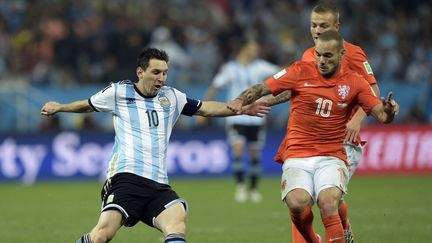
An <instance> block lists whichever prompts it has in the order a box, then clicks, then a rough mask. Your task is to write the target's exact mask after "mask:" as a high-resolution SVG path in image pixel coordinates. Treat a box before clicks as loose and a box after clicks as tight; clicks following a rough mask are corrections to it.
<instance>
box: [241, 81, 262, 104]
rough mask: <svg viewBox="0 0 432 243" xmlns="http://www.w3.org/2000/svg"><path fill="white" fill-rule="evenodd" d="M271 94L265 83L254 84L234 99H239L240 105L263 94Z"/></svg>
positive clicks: (248, 102) (249, 102)
mask: <svg viewBox="0 0 432 243" xmlns="http://www.w3.org/2000/svg"><path fill="white" fill-rule="evenodd" d="M268 94H271V92H270V89H269V88H268V87H267V85H266V84H255V85H254V86H252V87H250V88H248V89H246V90H245V91H243V92H242V93H241V94H240V95H239V96H238V97H237V98H236V100H240V101H241V102H242V105H249V104H251V103H252V102H254V101H256V100H257V99H259V98H261V97H263V96H264V95H268Z"/></svg>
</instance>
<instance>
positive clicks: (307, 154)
mask: <svg viewBox="0 0 432 243" xmlns="http://www.w3.org/2000/svg"><path fill="white" fill-rule="evenodd" d="M344 54H345V49H344V41H343V39H342V37H341V36H340V34H339V33H338V32H337V31H335V30H329V31H326V32H324V33H322V34H320V35H319V37H318V39H317V40H316V43H315V62H303V61H300V62H296V63H294V64H293V65H291V66H289V67H287V68H285V69H283V70H282V71H280V72H279V73H277V74H275V75H274V76H272V77H270V78H269V79H267V80H266V81H265V83H263V84H257V85H254V86H252V87H251V88H249V89H247V90H245V91H244V92H242V93H241V94H240V95H239V96H238V97H237V98H236V99H235V100H233V101H231V102H229V103H228V108H230V109H232V110H234V111H240V110H241V108H242V106H244V105H247V104H250V103H252V102H254V101H256V100H257V99H259V98H261V97H262V96H265V95H268V94H273V95H275V96H277V95H278V94H280V93H282V92H284V91H286V90H290V92H291V102H292V103H291V108H290V113H291V115H290V117H289V121H288V127H287V134H286V136H285V138H284V140H283V142H282V143H281V145H280V147H279V150H278V154H277V156H276V160H277V161H279V162H281V163H283V167H282V168H283V174H282V184H281V196H282V200H283V201H284V202H285V203H286V205H287V206H288V208H289V212H290V216H291V220H292V222H293V223H294V224H295V226H296V227H297V229H298V230H299V231H300V233H301V234H302V236H303V237H304V239H305V240H306V241H307V242H312V243H316V242H320V241H321V239H320V237H319V236H318V235H317V234H316V233H315V232H314V229H313V227H312V221H313V215H312V211H311V206H312V205H313V203H314V202H317V205H318V207H319V209H320V213H321V218H322V221H323V224H324V227H325V232H326V242H332V243H343V242H345V239H344V232H343V226H342V222H341V219H340V217H339V214H338V210H339V202H340V200H341V198H342V195H343V194H344V193H346V185H347V179H348V176H349V171H348V166H349V164H348V162H347V160H348V158H347V154H346V150H345V147H344V140H345V130H346V124H347V122H348V121H349V119H350V115H351V113H352V111H353V110H354V108H355V107H356V106H357V105H360V106H361V107H362V109H363V110H364V111H365V112H366V114H371V115H372V116H374V117H375V118H376V119H377V120H378V121H380V122H382V123H390V122H391V121H392V120H393V119H394V117H395V115H396V113H397V112H398V110H399V106H398V104H397V103H396V102H395V101H394V100H393V98H392V95H389V97H388V99H387V100H385V101H384V102H381V101H380V100H379V99H378V98H377V97H376V96H375V94H374V93H373V91H372V90H371V88H370V86H369V83H368V82H367V81H366V80H365V79H364V78H363V77H362V76H360V75H359V74H357V73H356V72H354V71H352V70H350V69H348V68H346V67H344V66H343V65H341V64H342V60H343V56H344ZM288 128H289V129H288Z"/></svg>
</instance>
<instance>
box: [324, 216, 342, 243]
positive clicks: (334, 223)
mask: <svg viewBox="0 0 432 243" xmlns="http://www.w3.org/2000/svg"><path fill="white" fill-rule="evenodd" d="M322 221H323V223H324V227H325V235H326V242H327V243H344V242H345V238H344V234H343V228H342V223H341V220H340V217H339V215H337V214H336V215H332V216H327V217H325V218H323V219H322Z"/></svg>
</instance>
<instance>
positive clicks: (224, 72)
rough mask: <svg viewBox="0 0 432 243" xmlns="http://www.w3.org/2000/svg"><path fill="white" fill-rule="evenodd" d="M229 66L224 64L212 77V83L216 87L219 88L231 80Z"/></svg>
mask: <svg viewBox="0 0 432 243" xmlns="http://www.w3.org/2000/svg"><path fill="white" fill-rule="evenodd" d="M229 69H230V66H229V65H227V64H225V65H223V66H222V67H221V69H220V70H219V72H218V73H217V74H216V76H215V77H214V78H213V81H212V84H213V86H215V87H217V88H221V87H223V86H225V85H226V84H228V83H229V82H231V79H232V78H231V75H230V70H229Z"/></svg>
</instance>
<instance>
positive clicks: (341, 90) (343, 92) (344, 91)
mask: <svg viewBox="0 0 432 243" xmlns="http://www.w3.org/2000/svg"><path fill="white" fill-rule="evenodd" d="M349 91H350V87H349V86H348V85H345V84H344V85H339V86H338V94H339V96H340V97H341V98H342V99H343V100H344V99H345V98H346V97H347V96H348V94H349Z"/></svg>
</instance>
